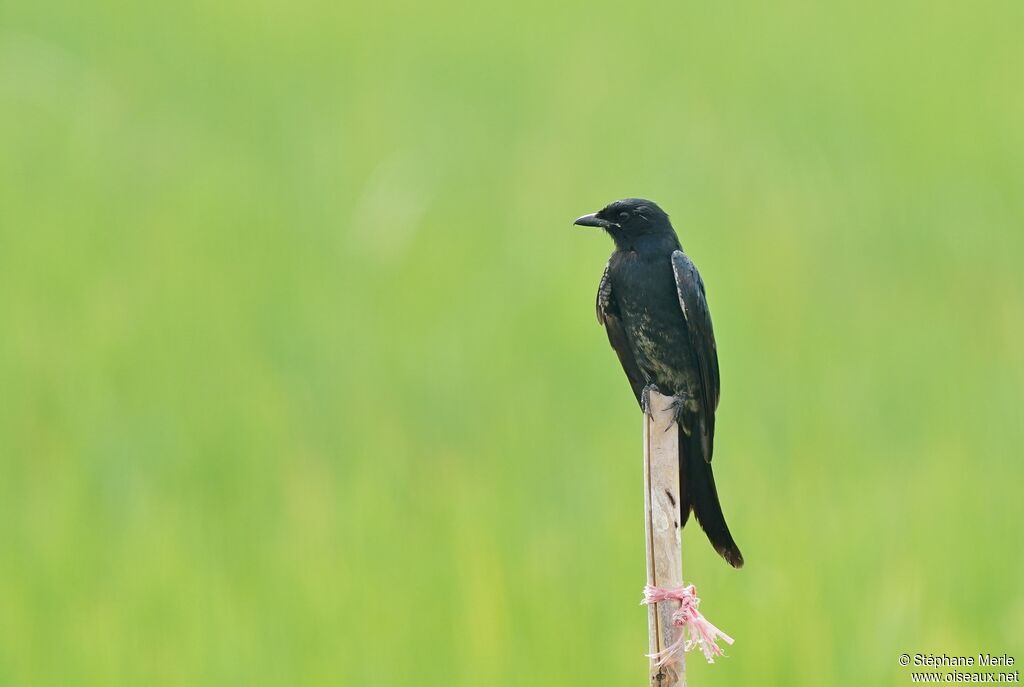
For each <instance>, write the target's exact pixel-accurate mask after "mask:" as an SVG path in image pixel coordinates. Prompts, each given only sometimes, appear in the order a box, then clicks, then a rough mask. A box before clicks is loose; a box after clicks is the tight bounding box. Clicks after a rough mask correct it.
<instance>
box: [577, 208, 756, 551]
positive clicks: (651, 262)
mask: <svg viewBox="0 0 1024 687" xmlns="http://www.w3.org/2000/svg"><path fill="white" fill-rule="evenodd" d="M575 224H579V225H582V226H585V227H601V228H602V229H604V230H605V231H606V232H608V234H609V235H610V236H611V237H612V240H614V241H615V251H614V252H613V253H612V255H611V258H610V259H609V260H608V265H607V266H606V267H605V269H604V276H602V277H601V284H600V286H599V287H598V289H597V321H598V322H600V323H601V324H603V325H604V328H605V331H606V332H607V333H608V341H610V342H611V344H612V348H614V349H615V353H616V354H618V356H619V362H620V363H622V369H623V370H625V372H626V377H627V378H629V383H630V385H631V386H632V387H633V393H634V394H636V400H637V402H638V403H639V404H640V407H641V408H642V409H643V410H644V412H649V398H650V391H651V390H652V389H654V390H657V391H658V392H659V393H661V394H664V395H665V396H670V397H672V399H673V403H672V407H673V409H674V414H675V418H676V424H677V426H678V429H677V431H678V432H679V475H680V483H681V484H680V495H681V503H680V512H681V514H682V523H680V526H682V525H685V524H686V520H687V519H688V517H689V514H690V511H691V510H692V511H693V512H694V514H695V515H696V516H697V522H699V523H700V526H701V527H702V528H703V529H704V532H705V533H707V535H708V539H710V540H711V544H712V546H714V547H715V550H716V551H718V553H720V554H721V555H722V557H723V558H725V560H726V561H728V562H729V564H730V565H732V566H733V567H735V568H740V567H742V566H743V554H741V553H740V550H739V547H738V546H736V542H735V541H733V539H732V535H731V534H730V533H729V526H728V525H726V523H725V516H724V515H723V514H722V507H721V505H720V504H719V502H718V492H717V490H716V489H715V477H714V475H713V474H712V472H711V454H712V450H713V447H714V438H715V410H716V409H717V408H718V392H719V382H718V351H717V348H716V346H715V334H714V332H713V331H712V329H711V313H710V312H708V302H707V297H706V296H705V294H704V282H703V281H702V280H701V278H700V273H699V272H697V267H696V266H695V265H694V264H693V262H692V261H691V260H690V258H689V257H688V256H687V255H686V253H684V252H683V249H682V246H680V244H679V239H678V237H677V236H676V232H675V230H674V229H672V224H671V223H670V222H669V219H668V215H667V214H665V212H664V211H663V210H662V209H661V208H660V207H658V205H657V204H656V203H653V202H651V201H649V200H644V199H642V198H626V199H623V200H617V201H615V202H614V203H611V204H610V205H608V206H607V207H605V208H604V209H603V210H601V211H600V212H596V213H594V214H591V215H584V216H583V217H580V218H579V219H577V220H576V222H575Z"/></svg>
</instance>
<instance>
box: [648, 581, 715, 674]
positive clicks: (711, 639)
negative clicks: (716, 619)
mask: <svg viewBox="0 0 1024 687" xmlns="http://www.w3.org/2000/svg"><path fill="white" fill-rule="evenodd" d="M659 601H678V602H679V609H678V610H677V611H676V612H675V613H673V614H672V625H674V626H675V627H678V628H679V637H678V638H677V639H676V641H675V642H673V643H672V644H671V646H667V647H665V648H664V649H662V650H661V651H659V652H657V653H655V654H648V655H647V657H648V658H653V659H655V660H656V661H657V662H658V666H659V667H660V666H663V665H665V664H666V663H668V662H669V661H671V660H672V659H673V658H674V657H675V655H676V654H677V653H679V651H680V650H682V651H689V650H690V649H692V648H693V647H694V646H698V647H700V650H701V652H703V654H704V658H706V659H707V660H708V663H714V662H715V656H722V655H723V653H724V652H723V651H722V649H721V648H719V646H718V639H719V638H721V639H722V641H724V642H725V643H726V644H729V645H732V642H733V639H732V637H730V636H729V635H727V634H725V633H724V632H722V631H721V630H719V629H718V628H717V627H715V626H714V625H712V624H711V623H710V622H708V619H707V618H705V617H704V616H703V615H701V612H700V611H699V610H697V606H699V605H700V599H698V598H697V588H696V587H694V586H693V585H692V584H691V585H687V586H685V587H677V588H676V589H662V588H661V587H652V586H651V585H647V586H646V587H644V600H643V601H641V602H640V603H642V604H656V603H658V602H659ZM684 630H685V632H684ZM687 634H688V635H689V638H687V637H686V635H687Z"/></svg>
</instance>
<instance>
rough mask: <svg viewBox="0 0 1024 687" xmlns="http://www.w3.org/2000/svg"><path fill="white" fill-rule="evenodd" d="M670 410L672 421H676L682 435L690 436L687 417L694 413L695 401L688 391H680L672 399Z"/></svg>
mask: <svg viewBox="0 0 1024 687" xmlns="http://www.w3.org/2000/svg"><path fill="white" fill-rule="evenodd" d="M669 408H671V409H672V419H674V420H675V421H676V424H677V425H679V428H680V429H681V430H683V434H685V435H686V436H690V432H691V429H690V425H689V423H688V422H687V420H688V419H689V416H690V415H691V414H692V413H696V412H697V410H698V408H697V400H696V399H695V398H694V397H693V394H691V393H690V392H689V391H686V390H684V391H681V392H679V393H678V394H676V395H675V396H673V397H672V403H671V404H670V405H669Z"/></svg>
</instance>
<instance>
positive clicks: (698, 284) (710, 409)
mask: <svg viewBox="0 0 1024 687" xmlns="http://www.w3.org/2000/svg"><path fill="white" fill-rule="evenodd" d="M672 271H673V272H674V273H675V276H676V291H678V293H679V305H680V306H681V307H682V309H683V317H684V318H685V319H686V329H687V334H688V336H689V338H690V346H691V347H692V349H693V351H694V353H695V355H696V357H697V369H698V372H699V373H700V386H701V389H700V399H699V400H700V402H701V409H702V410H703V411H704V418H705V427H704V429H705V431H706V432H707V446H708V451H707V453H706V454H705V458H707V461H708V462H709V463H710V462H711V452H712V451H711V449H712V442H713V441H714V436H715V410H716V409H717V408H718V394H719V379H718V347H717V346H716V345H715V332H714V330H713V329H712V328H711V312H710V311H709V310H708V301H707V296H706V295H705V293H704V281H703V280H702V279H701V278H700V273H699V272H698V271H697V267H696V265H694V264H693V262H692V261H691V260H690V258H689V257H687V255H686V253H684V252H683V251H681V250H677V251H675V252H673V253H672Z"/></svg>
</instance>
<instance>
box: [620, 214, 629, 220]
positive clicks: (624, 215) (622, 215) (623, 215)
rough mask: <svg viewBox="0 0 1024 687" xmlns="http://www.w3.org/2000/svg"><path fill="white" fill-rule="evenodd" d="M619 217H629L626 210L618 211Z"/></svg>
mask: <svg viewBox="0 0 1024 687" xmlns="http://www.w3.org/2000/svg"><path fill="white" fill-rule="evenodd" d="M619 219H629V213H628V212H620V213H619Z"/></svg>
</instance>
